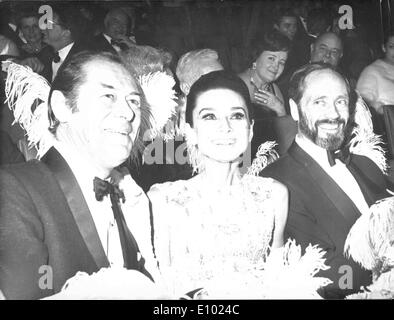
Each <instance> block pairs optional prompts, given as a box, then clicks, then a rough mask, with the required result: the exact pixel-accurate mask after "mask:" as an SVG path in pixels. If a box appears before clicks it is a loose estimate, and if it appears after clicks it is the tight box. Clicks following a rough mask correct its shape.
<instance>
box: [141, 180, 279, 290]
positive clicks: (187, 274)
mask: <svg viewBox="0 0 394 320" xmlns="http://www.w3.org/2000/svg"><path fill="white" fill-rule="evenodd" d="M273 183H274V180H272V179H269V178H261V177H256V176H251V175H244V176H243V178H242V179H241V183H240V184H239V185H234V186H232V187H230V188H229V189H227V190H221V191H220V192H213V191H212V190H209V189H208V188H203V187H202V186H200V185H198V184H197V183H196V181H194V180H193V179H191V180H186V181H185V180H179V181H176V182H167V183H163V184H157V185H154V186H153V187H152V188H151V190H150V191H149V194H148V196H149V198H150V199H151V202H152V209H153V221H154V223H153V225H154V234H155V237H154V245H155V253H156V257H157V259H158V262H159V266H160V271H161V274H162V281H163V282H164V283H165V286H166V287H167V290H169V291H170V292H171V293H172V294H173V295H175V296H181V295H183V294H185V293H187V292H190V291H192V290H195V289H198V288H211V289H210V290H211V291H212V290H213V289H214V288H213V287H215V285H214V284H215V283H217V282H218V281H221V280H219V279H222V280H223V281H228V279H229V278H231V279H232V289H231V290H236V291H237V292H236V294H238V296H239V295H240V290H242V288H235V289H234V286H236V283H237V281H235V279H234V277H236V276H237V275H240V276H242V277H244V276H246V275H248V274H252V273H253V272H251V271H252V270H254V269H255V268H258V266H259V265H261V263H262V261H263V260H264V256H265V254H266V251H267V248H268V246H269V243H270V240H271V237H272V232H273V227H274V212H275V208H276V207H278V206H280V204H278V203H273V202H274V201H273V192H272V187H273ZM226 279H227V280H226ZM241 282H242V281H241ZM220 287H221V289H223V286H221V285H220ZM217 289H219V288H217V287H216V289H214V290H215V291H217ZM223 290H224V289H223ZM216 294H219V292H218V291H217V292H216ZM222 294H224V295H226V297H227V296H228V294H229V292H227V293H223V292H222Z"/></svg>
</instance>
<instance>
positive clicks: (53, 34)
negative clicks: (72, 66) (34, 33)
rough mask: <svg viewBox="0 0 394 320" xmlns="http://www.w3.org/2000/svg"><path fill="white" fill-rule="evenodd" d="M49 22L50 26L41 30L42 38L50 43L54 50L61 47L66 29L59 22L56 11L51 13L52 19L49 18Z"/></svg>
mask: <svg viewBox="0 0 394 320" xmlns="http://www.w3.org/2000/svg"><path fill="white" fill-rule="evenodd" d="M50 23H51V25H50V27H48V28H46V29H44V30H43V31H42V34H43V40H44V42H45V43H47V44H49V45H51V46H52V47H53V48H54V49H55V50H56V51H58V50H60V49H62V47H63V44H64V35H65V32H66V29H65V27H64V26H63V25H62V24H61V23H60V18H59V16H58V15H57V13H54V14H53V19H52V20H50Z"/></svg>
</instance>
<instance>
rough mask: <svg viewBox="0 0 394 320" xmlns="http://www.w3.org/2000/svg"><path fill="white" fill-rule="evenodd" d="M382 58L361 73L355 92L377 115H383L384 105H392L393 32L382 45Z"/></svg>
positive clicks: (393, 76)
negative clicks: (356, 91) (357, 92)
mask: <svg viewBox="0 0 394 320" xmlns="http://www.w3.org/2000/svg"><path fill="white" fill-rule="evenodd" d="M383 52H384V57H383V58H382V59H378V60H376V61H374V62H373V63H372V64H370V65H369V66H367V67H366V68H365V69H364V70H363V71H362V73H361V75H360V78H359V79H358V82H357V90H358V91H359V93H360V94H361V96H362V97H363V98H364V100H365V101H366V102H367V103H368V105H369V106H370V107H371V108H373V109H375V110H376V112H377V113H378V114H383V108H382V107H383V106H384V105H394V31H391V32H390V33H389V34H388V35H387V37H386V39H385V41H384V45H383Z"/></svg>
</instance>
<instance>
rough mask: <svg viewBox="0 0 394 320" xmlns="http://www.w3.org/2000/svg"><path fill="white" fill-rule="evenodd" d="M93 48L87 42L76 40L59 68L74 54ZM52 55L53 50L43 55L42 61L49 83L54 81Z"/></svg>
mask: <svg viewBox="0 0 394 320" xmlns="http://www.w3.org/2000/svg"><path fill="white" fill-rule="evenodd" d="M91 49H92V48H91V47H90V45H89V44H87V43H82V42H77V41H76V42H74V45H73V46H72V47H71V50H70V52H69V53H68V55H67V57H66V59H65V60H64V61H63V63H62V65H61V66H60V68H59V71H60V69H61V68H62V66H64V64H65V63H67V61H69V60H70V59H71V57H73V56H74V55H76V54H77V53H79V52H81V51H85V50H91ZM52 57H53V50H52V53H51V54H45V55H44V56H43V57H41V59H40V60H41V62H42V63H43V64H44V71H43V72H42V73H43V76H44V77H45V78H46V79H47V80H48V81H49V83H51V82H52V75H53V70H52V60H53V59H52ZM59 71H58V72H59Z"/></svg>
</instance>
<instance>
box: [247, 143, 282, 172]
mask: <svg viewBox="0 0 394 320" xmlns="http://www.w3.org/2000/svg"><path fill="white" fill-rule="evenodd" d="M276 145H277V143H276V142H275V141H266V142H264V143H262V144H261V145H260V146H259V148H258V149H257V152H256V158H255V159H253V162H252V164H251V166H250V167H249V168H248V171H247V173H246V174H249V175H253V176H258V175H259V173H260V172H261V171H262V170H263V169H264V168H265V167H266V166H268V165H269V164H270V163H272V162H274V161H276V160H277V159H279V155H278V153H277V152H276V150H275V149H274V148H275V146H276Z"/></svg>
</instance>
